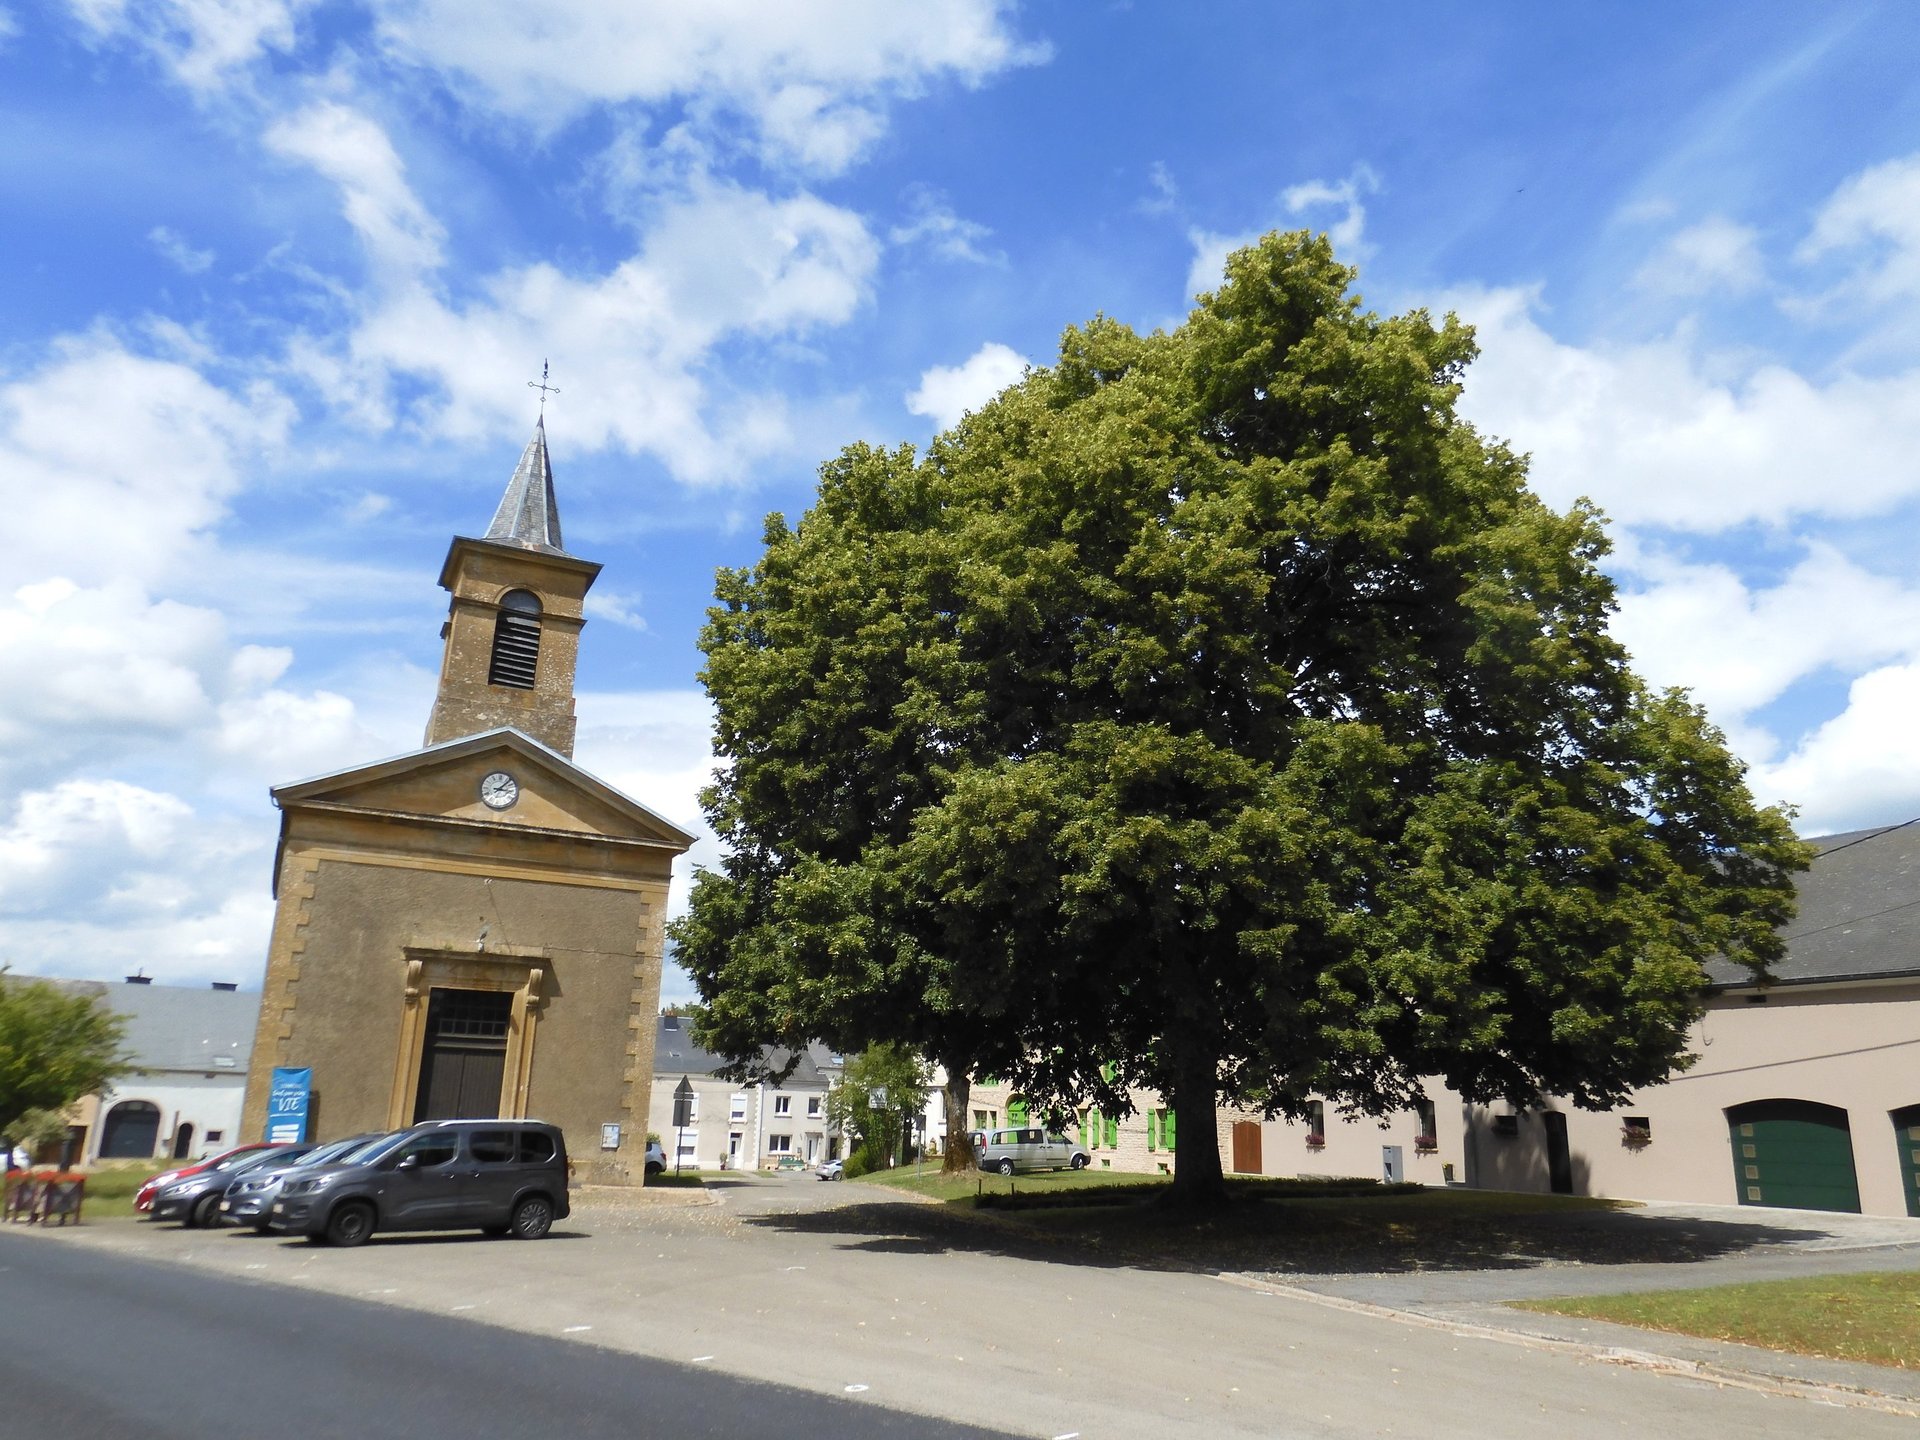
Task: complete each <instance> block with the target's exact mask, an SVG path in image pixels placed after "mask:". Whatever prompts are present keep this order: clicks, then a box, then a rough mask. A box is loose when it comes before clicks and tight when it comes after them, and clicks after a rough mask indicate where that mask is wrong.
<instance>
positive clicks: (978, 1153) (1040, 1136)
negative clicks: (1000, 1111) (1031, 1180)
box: [974, 1127, 1092, 1175]
mask: <svg viewBox="0 0 1920 1440" xmlns="http://www.w3.org/2000/svg"><path fill="white" fill-rule="evenodd" d="M974 1155H975V1157H976V1158H977V1159H978V1160H979V1162H980V1168H981V1169H982V1170H997V1171H999V1172H1000V1173H1001V1174H1002V1175H1011V1174H1013V1173H1014V1171H1016V1170H1067V1169H1073V1170H1084V1169H1086V1168H1087V1166H1088V1165H1089V1164H1091V1163H1092V1157H1091V1156H1089V1155H1088V1154H1087V1152H1086V1151H1084V1150H1082V1149H1081V1148H1080V1147H1079V1146H1078V1145H1076V1144H1074V1143H1073V1142H1072V1141H1071V1140H1069V1139H1067V1137H1066V1136H1064V1135H1058V1134H1055V1133H1054V1132H1052V1131H1049V1130H1037V1129H1033V1128H1031V1127H1028V1128H1025V1129H1020V1130H987V1131H984V1132H982V1133H981V1135H980V1136H979V1138H978V1139H976V1140H975V1142H974Z"/></svg>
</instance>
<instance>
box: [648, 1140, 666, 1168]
mask: <svg viewBox="0 0 1920 1440" xmlns="http://www.w3.org/2000/svg"><path fill="white" fill-rule="evenodd" d="M666 1168H667V1152H666V1150H665V1148H664V1147H663V1146H662V1145H661V1144H660V1142H659V1141H658V1140H649V1141H648V1142H647V1174H649V1175H658V1174H659V1173H660V1172H661V1171H662V1170H664V1169H666Z"/></svg>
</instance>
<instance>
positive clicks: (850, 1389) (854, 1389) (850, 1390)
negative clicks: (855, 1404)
mask: <svg viewBox="0 0 1920 1440" xmlns="http://www.w3.org/2000/svg"><path fill="white" fill-rule="evenodd" d="M866 1388H867V1387H866V1386H864V1385H849V1386H847V1394H849V1395H858V1394H859V1393H860V1392H861V1391H862V1390H865V1389H866Z"/></svg>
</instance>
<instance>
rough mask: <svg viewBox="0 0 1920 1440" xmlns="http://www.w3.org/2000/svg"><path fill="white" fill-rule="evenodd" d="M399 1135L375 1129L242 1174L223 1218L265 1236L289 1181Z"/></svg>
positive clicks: (225, 1204) (228, 1195) (222, 1206)
mask: <svg viewBox="0 0 1920 1440" xmlns="http://www.w3.org/2000/svg"><path fill="white" fill-rule="evenodd" d="M397 1133H399V1132H397V1131H392V1130H373V1131H369V1132H368V1133H366V1134H364V1135H354V1136H350V1137H349V1138H347V1139H345V1140H335V1141H334V1142H333V1143H332V1144H330V1145H322V1146H321V1147H320V1148H319V1149H317V1150H313V1151H309V1152H308V1153H307V1154H305V1155H302V1156H301V1157H300V1158H299V1159H298V1160H292V1161H285V1162H274V1163H271V1164H267V1165H262V1166H260V1167H258V1168H256V1169H253V1170H249V1171H247V1172H245V1173H244V1174H242V1175H238V1176H236V1177H235V1178H234V1182H233V1184H231V1185H230V1186H228V1187H227V1193H226V1195H225V1197H224V1198H223V1199H222V1200H221V1201H220V1219H221V1220H222V1221H225V1222H231V1223H233V1224H235V1225H251V1226H252V1227H253V1228H254V1230H255V1231H257V1232H258V1233H260V1234H262V1235H264V1234H266V1233H267V1218H268V1211H269V1210H270V1209H271V1207H272V1205H273V1202H274V1200H275V1199H276V1198H278V1196H279V1194H280V1187H281V1186H282V1185H283V1184H285V1183H286V1182H287V1180H288V1179H290V1178H292V1177H293V1176H296V1175H298V1174H299V1173H300V1172H301V1171H303V1170H306V1169H309V1168H311V1167H312V1166H315V1165H331V1164H333V1163H334V1162H335V1161H348V1160H351V1159H353V1158H354V1156H355V1155H356V1154H357V1153H358V1152H359V1151H362V1150H366V1149H370V1148H371V1147H372V1145H373V1143H374V1142H375V1141H378V1140H385V1139H386V1138H387V1137H388V1136H389V1135H393V1134H397Z"/></svg>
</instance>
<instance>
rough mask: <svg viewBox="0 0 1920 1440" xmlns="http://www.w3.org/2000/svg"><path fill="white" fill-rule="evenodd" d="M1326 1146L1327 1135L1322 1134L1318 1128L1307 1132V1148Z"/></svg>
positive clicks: (1324, 1147)
mask: <svg viewBox="0 0 1920 1440" xmlns="http://www.w3.org/2000/svg"><path fill="white" fill-rule="evenodd" d="M1326 1147H1327V1137H1326V1136H1325V1135H1322V1134H1321V1133H1320V1132H1319V1131H1318V1130H1309V1131H1308V1132H1307V1148H1308V1149H1309V1150H1324V1149H1326Z"/></svg>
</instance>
